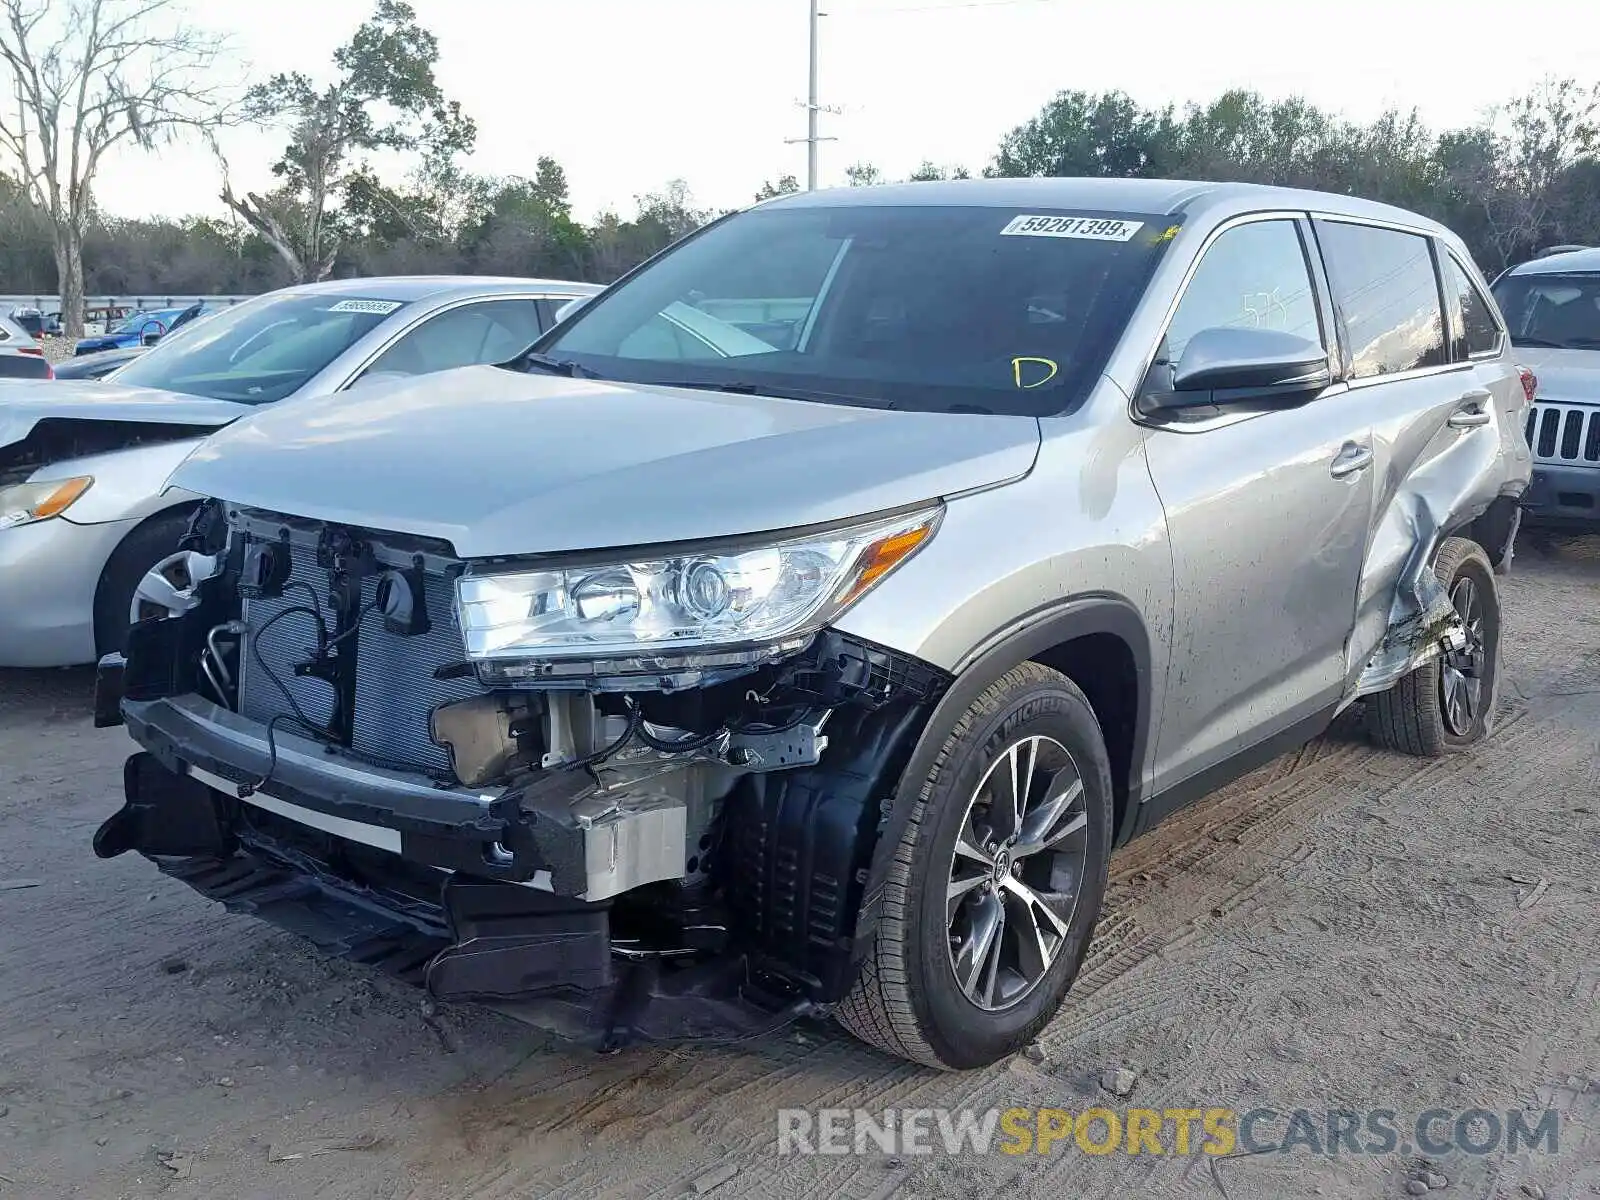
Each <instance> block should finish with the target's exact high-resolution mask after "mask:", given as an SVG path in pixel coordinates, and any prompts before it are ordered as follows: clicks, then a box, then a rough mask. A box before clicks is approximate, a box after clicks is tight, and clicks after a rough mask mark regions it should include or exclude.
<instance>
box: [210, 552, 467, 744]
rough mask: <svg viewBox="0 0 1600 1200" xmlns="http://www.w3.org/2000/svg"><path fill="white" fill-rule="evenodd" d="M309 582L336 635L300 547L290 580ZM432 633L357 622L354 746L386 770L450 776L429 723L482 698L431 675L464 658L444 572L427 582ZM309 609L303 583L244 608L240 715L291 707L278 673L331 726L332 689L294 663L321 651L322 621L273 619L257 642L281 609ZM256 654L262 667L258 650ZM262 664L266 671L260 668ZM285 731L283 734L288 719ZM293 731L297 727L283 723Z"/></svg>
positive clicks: (366, 600)
mask: <svg viewBox="0 0 1600 1200" xmlns="http://www.w3.org/2000/svg"><path fill="white" fill-rule="evenodd" d="M297 581H298V582H304V583H307V584H309V585H310V586H311V588H312V589H314V591H315V593H316V595H317V596H318V597H320V598H321V600H322V612H323V620H324V621H326V622H327V623H328V626H329V631H330V633H331V632H332V626H333V621H334V616H333V611H332V609H331V608H330V607H329V605H328V603H327V591H328V576H327V572H326V571H325V570H324V569H322V568H321V567H319V566H318V565H317V556H316V551H315V550H314V549H312V548H311V547H305V546H296V547H294V550H293V566H292V568H291V570H290V574H289V582H290V583H291V584H293V583H295V582H297ZM376 589H377V580H376V578H370V579H367V580H364V581H363V583H362V593H361V600H362V605H363V607H365V606H367V605H369V604H370V603H371V602H372V599H373V596H374V594H375V592H376ZM424 590H425V593H426V596H427V604H428V617H429V621H430V623H431V625H432V628H431V629H430V630H429V631H428V632H427V633H424V634H419V635H418V636H416V637H398V636H396V635H395V634H392V633H390V632H389V631H388V630H386V629H385V628H384V627H383V617H382V616H381V615H380V614H378V613H375V612H372V613H368V614H367V615H366V616H365V617H364V618H363V619H362V624H361V636H360V639H359V644H358V647H357V654H356V704H355V720H354V723H353V726H352V739H351V741H352V748H353V749H355V750H356V751H357V752H358V753H360V754H364V755H367V756H369V757H371V758H373V759H376V760H379V761H380V762H382V763H383V764H385V765H393V766H397V767H410V768H424V769H427V770H431V771H448V770H449V768H450V755H449V752H448V751H447V750H446V749H445V748H444V747H443V746H440V745H437V744H436V743H435V742H434V741H433V739H432V737H431V736H430V735H429V717H430V714H431V713H432V712H433V710H434V709H435V708H437V707H439V706H440V705H442V704H448V703H450V702H452V701H455V700H463V699H466V698H467V697H469V696H475V695H478V694H479V693H481V692H482V690H483V689H482V688H481V687H480V686H479V684H478V682H477V680H476V679H474V678H472V677H471V676H468V677H467V678H465V679H436V678H435V677H434V671H435V670H436V669H437V668H439V667H443V666H452V665H455V664H458V663H460V662H461V660H462V657H463V654H462V648H461V634H460V633H459V632H458V631H457V629H456V623H455V605H454V587H453V585H452V584H451V582H450V581H449V580H448V579H445V578H444V577H442V576H436V575H430V576H428V577H427V579H426V582H425V584H424ZM310 603H311V594H310V593H309V592H308V591H307V590H306V589H305V588H303V587H294V586H291V587H289V588H288V589H287V590H286V591H285V592H284V594H283V595H281V596H277V597H274V598H272V599H265V600H260V599H258V600H246V601H245V602H244V621H245V624H246V625H247V626H248V627H249V634H248V635H247V636H248V639H249V642H248V643H247V644H248V645H253V646H254V649H253V650H250V651H249V652H248V653H246V655H245V661H244V663H243V665H242V667H241V669H240V671H241V673H240V680H239V712H240V713H241V715H243V716H246V717H250V718H252V719H253V720H257V721H269V720H271V719H272V718H273V717H275V716H279V715H280V714H292V712H293V709H292V708H291V707H290V705H289V702H288V701H287V700H286V699H285V698H284V694H283V691H282V690H280V688H279V687H278V686H277V685H276V684H275V683H274V682H273V676H276V678H277V680H278V681H279V683H281V684H282V687H283V688H284V689H287V691H288V692H289V694H290V695H292V696H293V697H294V699H295V701H296V702H297V703H298V704H299V705H300V708H301V710H302V711H303V712H304V713H305V715H306V717H307V718H308V719H309V720H311V721H315V722H317V723H319V724H324V725H325V724H327V722H328V720H329V719H330V718H331V717H332V714H333V686H332V685H331V684H329V683H327V682H324V681H323V680H321V679H316V678H313V677H310V676H297V675H295V673H294V664H295V663H297V662H305V661H306V660H307V659H309V658H310V657H311V653H312V651H313V650H314V649H315V647H316V643H317V635H316V622H315V621H314V620H313V619H312V618H311V616H310V615H309V614H306V613H295V614H293V615H290V616H286V617H284V618H283V619H282V620H279V621H276V622H274V623H273V625H272V626H271V628H269V629H267V631H266V634H265V636H264V637H262V638H261V640H260V641H259V642H257V641H256V634H257V631H258V630H260V629H261V628H262V627H263V626H264V625H265V623H266V622H267V621H269V620H271V619H272V617H273V616H274V615H276V614H278V613H280V612H282V611H283V610H284V609H285V608H289V607H293V606H297V605H307V606H309V605H310ZM258 652H259V654H260V657H261V661H260V662H258V661H257V659H256V654H257V653H258ZM262 662H265V663H266V664H267V666H268V667H269V668H270V674H269V672H268V671H264V670H262V666H261V664H262ZM279 727H280V728H285V726H284V725H283V723H282V722H280V723H279ZM287 728H288V729H290V730H291V731H292V730H293V728H294V727H293V726H292V725H290V726H287Z"/></svg>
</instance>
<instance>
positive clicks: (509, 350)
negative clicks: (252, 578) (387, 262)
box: [0, 276, 599, 667]
mask: <svg viewBox="0 0 1600 1200" xmlns="http://www.w3.org/2000/svg"><path fill="white" fill-rule="evenodd" d="M597 291H599V288H598V287H597V286H596V285H593V284H586V283H564V282H553V281H548V280H536V279H483V278H472V277H451V276H431V277H427V276H421V277H409V278H407V277H401V278H390V279H350V280H340V281H337V282H328V283H317V284H307V285H304V286H300V287H292V288H285V289H284V290H282V291H277V292H271V293H268V294H267V295H264V296H258V297H256V298H255V299H254V300H249V301H246V302H245V303H243V304H239V305H237V306H235V307H233V308H230V309H227V310H225V311H223V312H220V313H218V314H217V315H216V316H214V317H212V318H210V319H208V320H207V321H205V322H204V323H203V324H200V325H197V326H196V327H194V328H193V329H191V330H188V331H186V332H185V335H184V336H182V337H178V338H174V339H172V340H171V341H170V342H164V343H163V344H161V345H158V346H156V347H155V348H154V349H152V350H150V351H149V352H147V353H145V354H143V355H141V356H140V357H139V358H137V359H135V360H134V361H133V362H130V363H129V364H128V365H127V366H125V367H122V368H121V369H120V370H118V371H116V372H114V373H113V374H112V375H111V376H110V377H108V378H107V379H105V380H103V381H92V380H86V381H82V382H76V381H75V382H55V383H33V384H11V385H4V386H3V387H0V666H9V667H52V666H67V665H71V664H75V663H84V662H93V661H95V660H96V659H97V658H99V657H100V656H101V655H103V654H107V653H110V652H112V651H114V650H119V649H121V648H122V639H123V636H124V634H125V632H126V630H127V627H128V623H129V619H130V615H134V616H137V615H140V605H141V604H143V603H145V602H146V601H148V602H149V603H150V604H153V605H155V606H156V607H160V606H161V602H162V595H161V593H162V590H163V578H165V579H166V581H167V583H169V584H170V585H171V587H172V588H173V589H174V590H181V589H182V588H183V587H184V586H185V584H186V582H187V581H186V580H185V579H184V578H183V570H184V566H183V563H184V559H183V556H181V555H176V554H175V553H174V552H175V550H176V547H177V543H178V540H179V539H180V538H181V537H182V536H183V533H184V531H185V529H186V528H187V525H188V520H189V514H190V512H191V511H192V509H193V507H194V499H195V498H194V497H191V496H189V495H187V494H186V493H183V492H178V491H165V492H163V491H162V485H163V484H164V482H165V481H166V478H167V476H168V475H169V474H170V473H171V471H172V470H173V468H174V467H176V466H177V465H178V463H180V462H181V461H183V459H184V458H185V457H186V456H187V455H188V454H189V452H190V451H191V450H192V449H194V447H195V445H196V444H198V442H199V441H200V440H202V439H203V438H205V437H206V436H207V435H208V434H210V433H211V432H213V431H215V430H217V429H219V428H221V427H222V426H224V425H226V424H228V423H230V422H232V421H234V420H236V419H237V418H239V417H241V416H243V415H244V414H245V413H248V412H250V411H251V410H252V409H253V408H255V407H257V406H259V405H262V404H271V403H276V402H278V401H282V400H287V399H289V398H291V397H293V398H295V400H296V402H303V401H305V400H307V399H311V398H315V397H318V396H326V395H330V394H332V393H334V392H338V391H341V390H343V389H345V388H349V387H354V386H358V385H361V384H364V383H369V382H373V381H379V380H383V379H394V378H403V377H407V376H413V375H422V374H426V373H428V372H431V371H441V370H445V369H447V368H450V367H459V366H467V365H470V364H474V363H492V362H502V361H505V360H507V359H510V358H513V357H515V356H516V355H518V354H520V353H521V352H522V351H523V350H525V349H526V348H527V347H528V346H529V345H531V344H532V343H533V341H534V340H535V339H536V338H537V337H538V336H539V335H540V334H541V333H542V332H543V331H544V330H546V329H548V328H549V327H550V326H551V325H553V324H554V323H555V321H556V320H557V317H558V313H559V311H560V310H561V309H562V308H564V307H566V306H568V305H570V304H572V302H573V301H574V300H576V299H581V298H584V297H587V296H590V295H592V294H594V293H595V292H597ZM157 565H160V566H161V572H160V573H159V574H156V575H150V577H149V578H148V579H147V578H146V577H147V575H149V573H150V572H151V568H152V567H154V566H157Z"/></svg>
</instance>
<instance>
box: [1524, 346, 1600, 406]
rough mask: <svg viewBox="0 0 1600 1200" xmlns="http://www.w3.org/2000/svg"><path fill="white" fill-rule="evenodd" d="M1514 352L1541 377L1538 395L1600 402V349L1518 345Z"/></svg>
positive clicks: (1591, 402) (1545, 397)
mask: <svg viewBox="0 0 1600 1200" xmlns="http://www.w3.org/2000/svg"><path fill="white" fill-rule="evenodd" d="M1512 354H1513V355H1514V356H1515V358H1516V360H1517V361H1518V362H1519V363H1521V364H1522V365H1523V366H1525V367H1528V368H1531V369H1532V371H1533V373H1534V374H1535V375H1537V376H1538V377H1539V395H1538V399H1540V400H1561V401H1573V400H1575V401H1577V402H1579V403H1580V404H1600V350H1555V349H1552V348H1550V347H1547V346H1517V347H1516V348H1515V349H1513V350H1512Z"/></svg>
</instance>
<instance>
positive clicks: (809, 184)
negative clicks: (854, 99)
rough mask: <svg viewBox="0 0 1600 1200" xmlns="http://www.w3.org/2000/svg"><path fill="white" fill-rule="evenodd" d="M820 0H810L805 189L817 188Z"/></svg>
mask: <svg viewBox="0 0 1600 1200" xmlns="http://www.w3.org/2000/svg"><path fill="white" fill-rule="evenodd" d="M820 3H821V0H811V91H810V93H809V94H808V96H807V98H806V191H808V192H814V191H816V190H817V104H818V101H817V33H818V27H819V26H820V25H821V24H822V21H821V17H822V14H821V13H820V12H818V11H817V8H818V5H819V4H820Z"/></svg>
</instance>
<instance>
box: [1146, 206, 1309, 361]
mask: <svg viewBox="0 0 1600 1200" xmlns="http://www.w3.org/2000/svg"><path fill="white" fill-rule="evenodd" d="M1228 328H1235V329H1238V328H1243V329H1275V330H1278V331H1280V332H1282V333H1292V334H1294V335H1296V336H1297V337H1302V338H1305V339H1307V340H1308V341H1312V342H1316V343H1317V344H1318V345H1325V344H1326V343H1325V342H1324V341H1323V338H1322V329H1321V326H1320V324H1319V323H1318V321H1317V304H1316V298H1315V294H1314V292H1313V290H1312V283H1311V273H1310V269H1309V268H1308V267H1307V265H1306V255H1305V248H1304V247H1303V246H1302V244H1301V241H1300V232H1299V230H1298V229H1296V228H1295V224H1294V222H1293V221H1291V220H1288V219H1287V218H1285V219H1283V220H1271V221H1252V222H1250V223H1248V224H1245V225H1238V226H1235V227H1234V228H1232V229H1230V230H1228V231H1227V232H1226V233H1224V234H1223V235H1222V236H1221V237H1219V238H1218V239H1217V240H1216V241H1215V242H1213V243H1212V244H1211V248H1210V249H1209V250H1207V251H1206V254H1205V257H1204V258H1203V259H1201V260H1200V265H1199V267H1198V268H1196V270H1195V273H1194V275H1193V276H1191V277H1190V279H1189V286H1188V287H1187V288H1186V289H1184V293H1183V298H1182V299H1181V300H1179V301H1178V307H1177V310H1176V311H1175V312H1174V313H1173V314H1172V323H1171V325H1169V326H1168V328H1167V337H1166V341H1165V343H1164V344H1163V346H1162V351H1161V354H1160V356H1159V358H1158V361H1159V362H1164V363H1166V364H1167V365H1168V366H1169V367H1176V366H1177V364H1178V362H1179V360H1181V359H1182V358H1183V352H1184V350H1185V349H1186V348H1187V347H1188V345H1189V340H1190V339H1191V338H1192V337H1194V335H1195V334H1197V333H1199V332H1200V331H1201V330H1202V329H1228Z"/></svg>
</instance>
